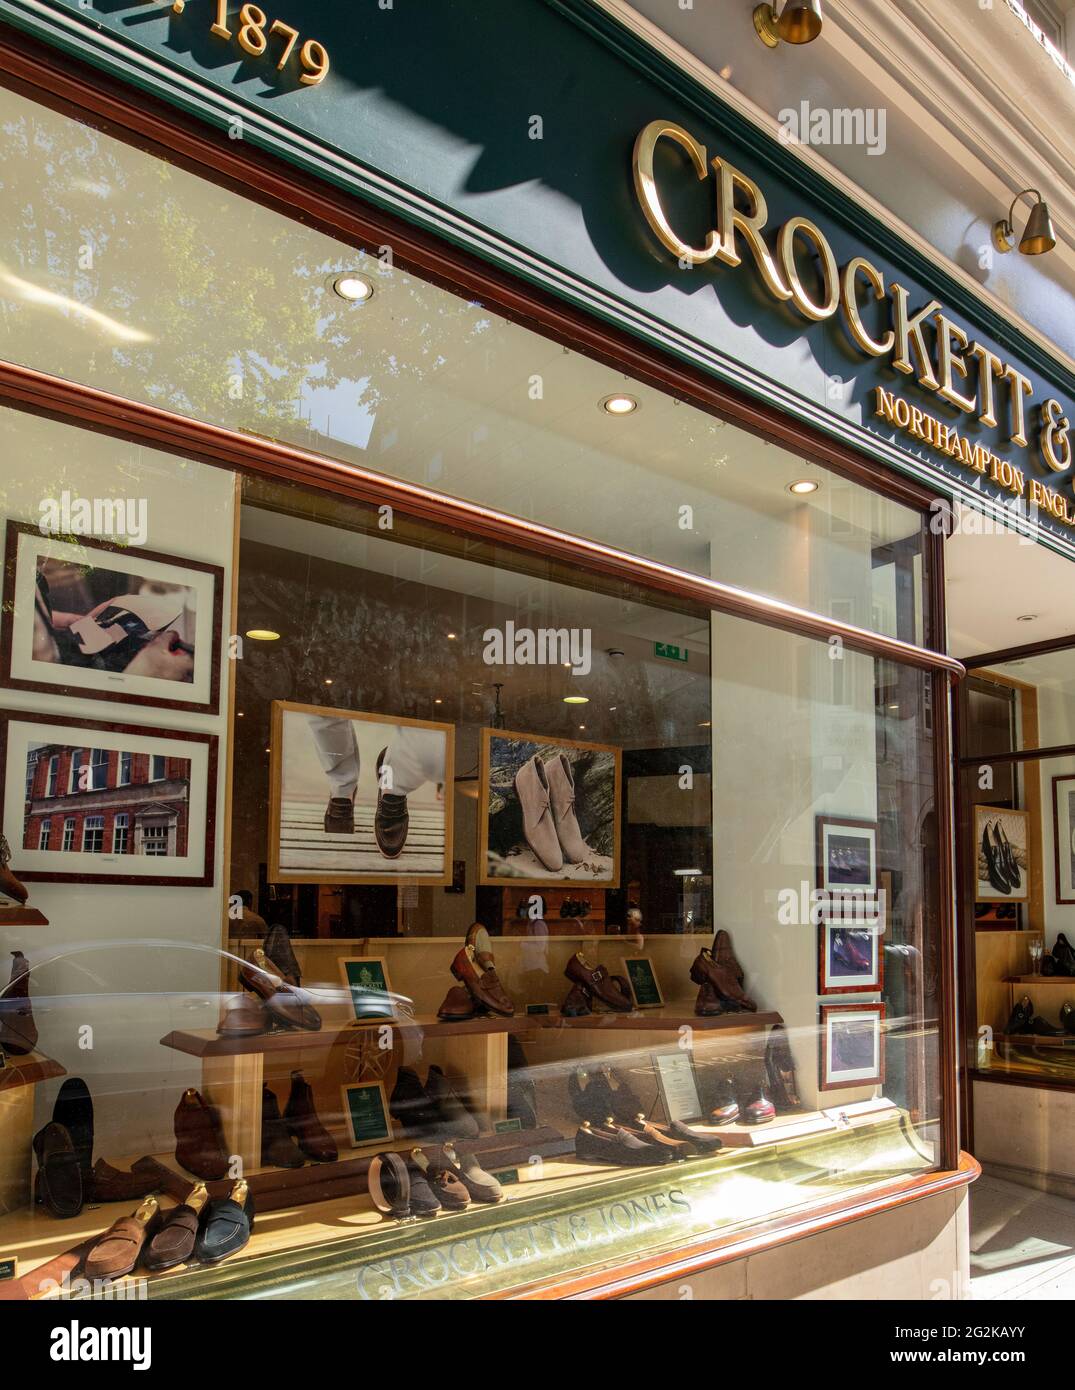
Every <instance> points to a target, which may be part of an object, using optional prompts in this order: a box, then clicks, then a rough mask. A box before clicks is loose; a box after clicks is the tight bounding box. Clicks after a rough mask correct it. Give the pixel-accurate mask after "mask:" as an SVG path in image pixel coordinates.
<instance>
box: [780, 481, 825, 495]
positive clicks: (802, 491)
mask: <svg viewBox="0 0 1075 1390" xmlns="http://www.w3.org/2000/svg"><path fill="white" fill-rule="evenodd" d="M820 486H821V484H820V483H819V482H816V481H815V480H814V479H813V478H797V479H796V480H795V482H793V483H789V484H788V491H789V492H793V493H794V494H795V496H796V497H805V496H806V494H807V493H809V492H817V490H818V488H819V487H820Z"/></svg>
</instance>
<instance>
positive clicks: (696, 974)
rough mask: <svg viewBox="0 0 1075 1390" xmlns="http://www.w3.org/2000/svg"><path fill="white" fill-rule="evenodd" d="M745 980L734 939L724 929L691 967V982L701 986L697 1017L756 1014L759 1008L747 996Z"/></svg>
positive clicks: (695, 1007)
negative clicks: (729, 1013) (725, 1013)
mask: <svg viewBox="0 0 1075 1390" xmlns="http://www.w3.org/2000/svg"><path fill="white" fill-rule="evenodd" d="M743 978H744V977H743V968H742V966H741V965H740V964H739V962H738V960H737V959H736V957H735V952H734V951H733V950H732V939H731V937H730V936H729V935H728V933H727V932H726V931H724V930H723V929H722V930H721V931H718V932H717V934H716V936H715V937H714V938H713V945H712V948H711V949H706V948H704V947H703V949H702V950H701V951H699V953H698V955H697V956H696V957H695V959H694V963H693V964H692V965H691V979H692V980H693V981H694V983H695V984H696V985H698V986H699V990H698V999H697V1002H696V1003H695V1006H694V1011H695V1013H696V1014H699V1015H701V1016H706V1015H710V1014H715V1013H722V1012H725V1011H727V1012H732V1013H734V1012H736V1011H739V1010H741V1011H744V1012H747V1013H755V1012H756V1011H757V1008H758V1006H757V1004H756V1003H755V1002H754V1000H753V999H751V998H749V997H748V995H747V994H746V993H745V992H744V990H743ZM718 1004H719V1005H720V1007H719V1008H718V1007H717V1005H718Z"/></svg>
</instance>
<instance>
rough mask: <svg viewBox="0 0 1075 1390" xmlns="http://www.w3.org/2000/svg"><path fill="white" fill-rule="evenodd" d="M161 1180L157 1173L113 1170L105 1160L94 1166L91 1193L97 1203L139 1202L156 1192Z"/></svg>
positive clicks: (100, 1159)
mask: <svg viewBox="0 0 1075 1390" xmlns="http://www.w3.org/2000/svg"><path fill="white" fill-rule="evenodd" d="M159 1185H160V1184H159V1180H158V1178H157V1176H156V1174H155V1173H139V1172H136V1171H135V1170H133V1169H132V1170H131V1172H129V1173H125V1172H123V1170H122V1169H120V1168H113V1167H112V1165H111V1164H110V1163H106V1162H105V1160H104V1159H103V1158H99V1159H98V1160H97V1162H96V1163H95V1164H94V1165H93V1177H92V1179H91V1181H90V1191H91V1193H92V1197H93V1200H94V1201H95V1202H137V1201H140V1200H141V1198H143V1197H148V1196H149V1194H150V1193H151V1192H156V1190H157V1188H158V1186H159Z"/></svg>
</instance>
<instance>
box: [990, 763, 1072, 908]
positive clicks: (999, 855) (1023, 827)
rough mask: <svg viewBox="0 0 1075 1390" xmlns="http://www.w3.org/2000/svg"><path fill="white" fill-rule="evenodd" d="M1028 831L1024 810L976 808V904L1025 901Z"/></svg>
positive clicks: (1028, 866) (1027, 817) (1027, 819)
mask: <svg viewBox="0 0 1075 1390" xmlns="http://www.w3.org/2000/svg"><path fill="white" fill-rule="evenodd" d="M1054 792H1055V783H1054ZM1029 829H1030V814H1029V812H1027V811H1009V810H1008V809H1007V808H1006V807H1003V806H975V808H974V853H975V861H976V864H977V868H976V870H975V885H974V900H975V902H979V903H1025V902H1026V901H1027V899H1028V897H1029V895H1030V854H1029V849H1028V835H1029Z"/></svg>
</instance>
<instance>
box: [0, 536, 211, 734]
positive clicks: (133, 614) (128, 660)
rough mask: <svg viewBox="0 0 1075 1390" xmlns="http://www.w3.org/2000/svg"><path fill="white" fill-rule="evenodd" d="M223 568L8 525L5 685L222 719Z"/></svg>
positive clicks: (0, 669) (0, 640)
mask: <svg viewBox="0 0 1075 1390" xmlns="http://www.w3.org/2000/svg"><path fill="white" fill-rule="evenodd" d="M223 578H224V571H223V569H221V567H220V566H219V565H210V564H205V563H204V562H203V561H201V560H186V559H182V558H180V557H179V556H175V555H162V554H160V553H158V552H157V551H152V550H141V549H138V548H137V547H136V546H130V545H122V546H121V545H113V544H112V543H110V542H108V541H100V540H96V539H93V538H91V537H89V536H79V537H78V538H77V539H76V540H70V539H64V538H63V537H62V536H59V535H49V534H42V531H41V529H40V527H39V526H30V525H28V524H26V523H24V522H19V521H9V522H8V523H7V535H6V540H5V552H4V587H3V625H2V628H0V685H5V686H7V687H9V688H10V689H14V690H36V691H46V692H52V693H55V694H59V695H77V696H78V697H79V698H81V699H90V700H115V699H122V700H123V702H124V704H134V705H159V706H162V707H164V708H167V709H182V710H194V711H197V712H199V713H202V714H216V713H217V712H218V711H219V708H220V644H221V613H222V605H223V587H224V586H223Z"/></svg>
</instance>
